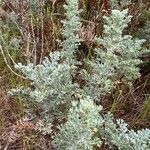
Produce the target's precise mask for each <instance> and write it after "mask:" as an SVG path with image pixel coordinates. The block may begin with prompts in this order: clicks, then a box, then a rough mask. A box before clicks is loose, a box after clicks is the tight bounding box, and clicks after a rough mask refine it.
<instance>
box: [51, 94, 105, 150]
mask: <svg viewBox="0 0 150 150" xmlns="http://www.w3.org/2000/svg"><path fill="white" fill-rule="evenodd" d="M99 111H101V107H99V106H96V105H95V104H94V102H93V100H92V99H90V97H86V98H83V99H81V100H80V102H73V103H72V108H70V110H69V114H68V121H67V122H66V123H65V124H64V125H62V126H61V127H60V132H59V133H58V134H57V135H56V136H55V139H54V141H53V143H54V147H55V149H57V150H93V146H94V145H99V144H101V140H100V139H99V138H97V137H96V136H95V135H96V134H97V131H98V129H99V128H100V127H101V126H102V125H103V118H102V117H101V116H100V115H99Z"/></svg>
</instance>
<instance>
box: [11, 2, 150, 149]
mask: <svg viewBox="0 0 150 150" xmlns="http://www.w3.org/2000/svg"><path fill="white" fill-rule="evenodd" d="M64 8H65V10H66V19H65V20H64V21H63V33H62V34H63V37H64V41H63V42H62V44H61V45H62V51H59V52H58V51H56V52H51V53H50V55H49V58H48V57H47V58H45V60H43V62H42V64H40V65H33V64H27V65H23V64H21V63H19V64H18V65H16V66H15V67H16V68H17V69H19V70H20V71H21V72H22V73H23V74H24V75H25V76H26V77H27V78H28V79H29V80H31V83H32V85H33V86H34V88H27V89H25V90H23V89H17V90H12V93H14V94H17V93H19V94H21V95H25V96H26V97H25V98H26V100H27V99H28V100H29V101H30V102H32V101H34V102H36V103H37V104H39V105H40V106H41V107H42V109H43V111H44V116H43V118H45V119H46V120H47V121H48V122H47V124H50V127H51V125H52V123H53V120H54V119H65V120H66V121H65V122H64V123H63V124H61V125H60V126H59V127H58V129H59V131H58V133H55V136H54V140H53V142H52V144H53V147H54V149H56V150H93V149H94V148H95V146H101V144H102V141H103V140H105V141H106V142H107V143H108V144H109V146H110V147H112V149H113V148H114V146H117V147H118V149H120V150H149V149H150V146H149V143H150V141H149V139H150V134H149V133H150V130H149V129H145V130H144V129H143V130H139V131H137V132H135V131H133V130H129V129H128V128H127V124H126V123H124V121H122V120H117V123H115V121H114V119H113V117H112V116H111V115H109V114H108V115H104V116H102V114H100V113H101V110H102V108H101V106H97V105H96V104H95V103H94V100H95V99H97V98H99V96H101V95H105V94H106V93H107V92H110V91H111V89H112V88H113V82H114V81H116V80H122V81H124V82H131V81H132V80H133V79H135V78H136V77H137V76H138V71H139V69H138V67H137V65H138V64H139V63H140V62H141V61H140V60H139V59H138V57H139V55H140V54H141V45H142V43H143V42H144V40H135V39H133V38H132V36H130V35H123V34H122V33H123V29H124V28H125V27H127V24H128V23H129V22H130V20H131V16H128V14H127V13H128V11H127V10H123V11H119V10H112V14H111V15H110V16H109V17H106V16H104V20H105V22H106V25H104V35H103V36H102V37H101V38H100V37H98V38H96V41H97V43H98V45H99V48H97V49H95V52H96V57H95V58H94V59H91V60H89V61H88V62H87V64H88V65H89V68H90V70H82V77H83V78H84V79H85V81H86V84H85V86H84V87H83V88H82V89H81V88H80V87H79V85H78V84H76V81H74V80H73V79H74V78H73V76H74V75H75V72H76V64H77V61H76V59H75V51H76V50H77V49H78V45H79V44H80V39H79V36H78V34H77V33H78V31H79V28H80V25H81V23H80V18H79V13H80V11H79V9H78V0H66V5H65V6H64ZM42 113H43V112H42ZM55 128H57V127H55Z"/></svg>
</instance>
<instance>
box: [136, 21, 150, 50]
mask: <svg viewBox="0 0 150 150" xmlns="http://www.w3.org/2000/svg"><path fill="white" fill-rule="evenodd" d="M138 36H139V37H140V38H144V39H145V40H146V42H147V44H149V47H150V21H146V23H145V25H144V27H143V28H141V29H139V31H138Z"/></svg>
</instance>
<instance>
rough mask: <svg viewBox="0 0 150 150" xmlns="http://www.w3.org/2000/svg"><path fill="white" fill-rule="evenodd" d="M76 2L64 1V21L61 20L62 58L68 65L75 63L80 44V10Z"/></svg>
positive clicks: (73, 0)
mask: <svg viewBox="0 0 150 150" xmlns="http://www.w3.org/2000/svg"><path fill="white" fill-rule="evenodd" d="M78 7H79V5H78V1H77V0H66V5H64V8H65V10H66V13H65V15H66V19H65V20H63V21H62V22H63V37H64V41H63V42H62V57H63V58H65V60H66V61H67V63H68V64H70V63H75V51H76V50H77V49H78V46H79V44H80V38H79V35H78V34H77V33H78V32H79V29H80V26H81V23H80V17H79V14H80V10H79V8H78Z"/></svg>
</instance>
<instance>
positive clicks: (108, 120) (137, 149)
mask: <svg viewBox="0 0 150 150" xmlns="http://www.w3.org/2000/svg"><path fill="white" fill-rule="evenodd" d="M113 120H114V118H113V117H112V114H110V113H108V114H107V115H106V116H105V121H104V122H105V123H104V124H105V129H104V130H103V137H105V139H106V141H107V142H108V143H109V145H110V147H112V149H114V146H117V147H118V149H119V150H149V149H150V130H149V129H142V130H138V131H137V132H135V131H134V130H129V129H128V127H127V126H128V125H127V124H126V123H125V122H124V121H123V120H122V119H118V120H116V123H115V122H114V121H113Z"/></svg>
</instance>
